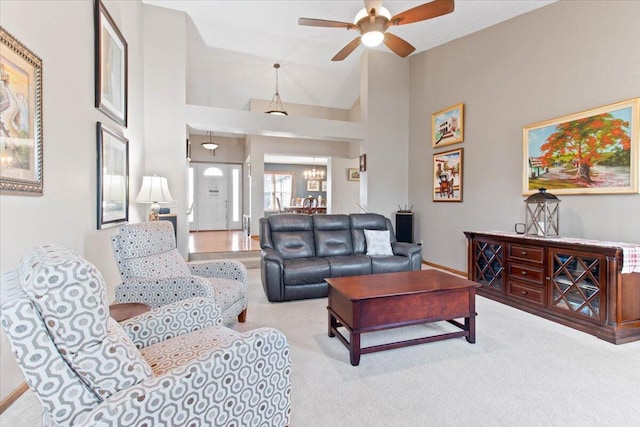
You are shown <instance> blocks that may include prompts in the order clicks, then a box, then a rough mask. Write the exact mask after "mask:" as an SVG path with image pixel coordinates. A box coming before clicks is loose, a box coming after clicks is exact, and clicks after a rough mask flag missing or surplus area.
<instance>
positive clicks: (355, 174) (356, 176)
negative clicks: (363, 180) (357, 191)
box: [349, 168, 360, 181]
mask: <svg viewBox="0 0 640 427" xmlns="http://www.w3.org/2000/svg"><path fill="white" fill-rule="evenodd" d="M349 181H360V170H359V169H358V168H349Z"/></svg>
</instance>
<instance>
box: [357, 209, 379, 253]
mask: <svg viewBox="0 0 640 427" xmlns="http://www.w3.org/2000/svg"><path fill="white" fill-rule="evenodd" d="M349 221H350V225H351V240H352V242H353V253H356V254H364V253H365V252H366V251H367V243H366V240H365V237H364V230H386V229H387V218H385V217H384V216H382V215H379V214H374V213H365V214H351V215H349Z"/></svg>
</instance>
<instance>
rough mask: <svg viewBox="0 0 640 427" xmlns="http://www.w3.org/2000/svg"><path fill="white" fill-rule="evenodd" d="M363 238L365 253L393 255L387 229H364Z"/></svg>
mask: <svg viewBox="0 0 640 427" xmlns="http://www.w3.org/2000/svg"><path fill="white" fill-rule="evenodd" d="M364 238H365V240H366V241H367V255H369V256H379V255H393V250H391V240H390V237H389V230H364Z"/></svg>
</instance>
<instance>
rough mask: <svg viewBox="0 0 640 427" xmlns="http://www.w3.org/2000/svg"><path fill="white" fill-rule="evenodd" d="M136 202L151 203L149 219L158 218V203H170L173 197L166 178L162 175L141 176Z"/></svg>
mask: <svg viewBox="0 0 640 427" xmlns="http://www.w3.org/2000/svg"><path fill="white" fill-rule="evenodd" d="M136 202H138V203H151V215H149V220H150V221H156V220H157V219H158V212H159V211H160V203H172V202H173V198H172V197H171V193H170V192H169V184H168V183H167V178H165V177H162V176H156V175H154V176H143V177H142V187H141V188H140V192H139V193H138V197H136Z"/></svg>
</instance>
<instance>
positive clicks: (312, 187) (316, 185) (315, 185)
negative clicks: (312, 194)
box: [307, 180, 320, 191]
mask: <svg viewBox="0 0 640 427" xmlns="http://www.w3.org/2000/svg"><path fill="white" fill-rule="evenodd" d="M307 191H320V181H317V180H313V181H312V180H309V181H307Z"/></svg>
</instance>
